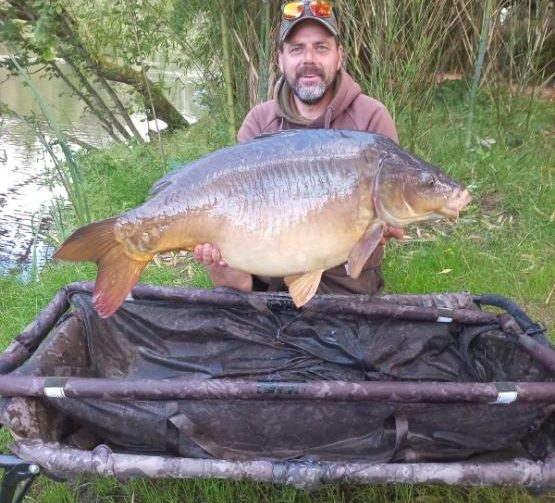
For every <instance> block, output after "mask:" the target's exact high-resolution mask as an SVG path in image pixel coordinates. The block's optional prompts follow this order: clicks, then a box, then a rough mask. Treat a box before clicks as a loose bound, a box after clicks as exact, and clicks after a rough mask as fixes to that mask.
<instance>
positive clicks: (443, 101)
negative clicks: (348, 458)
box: [0, 83, 555, 503]
mask: <svg viewBox="0 0 555 503" xmlns="http://www.w3.org/2000/svg"><path fill="white" fill-rule="evenodd" d="M463 96H464V83H449V84H447V85H445V86H443V87H442V88H441V89H440V91H439V93H438V97H437V99H436V102H435V105H434V107H433V108H432V109H430V110H428V111H427V112H425V113H424V112H422V113H423V118H422V119H421V121H420V123H422V124H427V125H428V126H427V127H426V128H424V129H422V130H421V131H419V133H418V138H417V141H416V145H417V147H416V150H415V153H417V154H419V155H420V156H422V157H423V158H425V159H427V160H430V161H431V162H433V163H435V164H437V165H439V166H441V167H442V168H443V169H444V170H446V171H447V172H449V173H450V174H451V175H453V176H454V177H455V178H457V179H460V180H461V181H464V182H465V183H466V184H468V185H469V186H470V187H471V190H472V193H473V198H474V199H473V201H474V202H473V204H472V206H471V207H470V208H469V210H468V211H466V212H465V213H463V215H462V217H461V219H460V221H459V222H457V223H453V224H451V223H441V224H437V223H432V224H426V225H420V226H418V227H417V226H413V227H411V228H410V229H408V234H409V236H410V239H406V240H403V241H401V242H395V241H393V242H391V243H390V244H389V245H388V246H387V255H386V258H385V261H384V273H385V277H386V291H387V292H396V293H397V292H398V293H405V292H409V293H419V292H439V291H461V290H466V291H470V292H472V293H476V294H479V293H485V292H492V293H498V294H501V295H505V296H508V297H510V298H512V299H514V300H515V301H516V302H517V303H519V304H520V305H522V306H523V307H524V308H525V309H526V311H527V312H528V313H529V314H530V315H531V317H532V318H533V319H534V320H535V321H543V322H545V323H546V324H547V325H548V327H553V326H554V324H555V309H553V306H554V304H555V293H554V292H553V289H554V286H555V186H554V174H555V173H554V165H553V159H555V142H554V141H553V140H554V135H555V131H554V129H553V124H555V107H554V106H553V104H551V103H546V102H539V101H538V102H536V101H530V100H528V99H511V98H510V97H508V96H506V95H504V94H503V93H502V92H501V93H499V92H497V93H492V94H491V95H488V93H487V92H486V93H483V94H481V95H479V96H478V99H477V108H476V110H475V116H474V123H473V131H474V133H473V134H474V137H473V138H472V144H471V148H470V150H468V151H465V148H464V137H465V135H464V127H465V120H466V108H465V103H464V100H463ZM398 122H399V129H400V134H401V141H402V143H404V144H407V143H408V139H407V138H406V135H407V131H408V126H407V125H406V124H405V122H404V118H403V117H399V118H398ZM225 138H226V132H225V131H224V130H223V129H222V128H221V127H219V126H218V123H217V122H211V121H208V120H207V121H204V122H203V123H201V124H200V125H198V126H195V127H193V128H192V129H191V130H190V131H188V132H186V133H181V134H177V135H173V136H171V137H169V138H168V139H167V140H166V145H165V151H166V152H167V153H168V155H169V158H170V160H169V161H167V163H166V165H164V164H163V162H162V160H161V158H160V155H159V153H158V151H157V150H156V147H155V146H153V147H150V146H143V145H138V146H133V147H130V148H128V147H123V146H118V147H113V148H110V149H107V150H104V151H100V152H95V153H92V154H88V155H87V156H83V157H80V158H79V160H78V163H79V166H80V167H81V169H82V170H83V177H84V179H85V184H86V185H85V187H86V194H87V200H88V202H89V204H90V208H91V212H92V214H93V218H95V219H98V218H104V217H107V216H110V215H113V214H117V213H119V212H121V211H124V210H125V209H127V208H130V207H133V206H135V205H137V204H139V203H141V202H142V201H143V200H144V199H145V197H146V195H147V192H148V189H149V187H150V186H151V184H152V182H153V181H154V180H156V179H158V178H159V177H160V176H161V175H162V174H163V173H164V172H166V171H167V170H169V169H172V168H173V167H175V166H177V165H179V164H180V163H181V162H184V161H186V160H188V159H194V158H197V157H199V156H200V155H202V154H203V153H205V152H208V151H210V150H213V149H215V148H219V147H221V146H223V145H224V144H225ZM477 139H479V140H481V143H480V142H478V141H477ZM488 139H493V140H495V143H491V144H490V145H489V146H485V144H486V143H487V142H486V141H485V140H488ZM65 217H66V220H65V224H64V227H63V228H62V229H58V231H59V232H60V236H58V238H61V237H63V235H64V234H67V233H69V232H71V230H72V228H73V224H72V223H71V221H70V220H69V219H68V216H67V215H66V216H65ZM94 276H95V267H94V266H91V265H90V264H84V265H75V264H49V265H48V266H47V267H46V268H45V269H44V270H43V271H42V273H41V275H40V279H39V281H35V282H31V283H28V284H22V283H21V282H19V281H18V280H17V279H16V277H6V278H0V345H1V346H2V347H5V346H6V345H7V344H8V343H9V341H10V340H11V339H12V338H13V337H14V336H15V335H16V334H17V333H18V332H19V331H20V330H21V329H22V328H23V327H24V326H25V325H26V324H27V323H28V322H29V321H31V320H32V319H33V318H34V317H35V316H36V315H37V313H38V312H39V311H40V309H42V308H43V307H44V306H45V305H46V303H47V302H48V301H49V300H50V299H52V297H53V296H54V294H55V292H56V291H57V290H58V289H59V288H60V287H62V286H63V285H65V284H67V283H69V282H72V281H83V280H92V279H94ZM141 281H142V282H144V283H163V284H169V285H176V286H201V287H205V286H208V279H207V277H206V275H205V274H204V273H203V272H202V271H201V270H200V269H199V268H198V267H197V266H196V265H195V264H193V263H192V262H191V260H189V259H187V258H184V257H182V256H176V255H174V256H170V257H166V259H164V260H159V261H156V262H153V263H152V264H151V265H150V266H149V268H148V269H147V271H146V272H145V274H144V275H143V277H142V279H141ZM553 336H554V331H553V329H551V337H552V338H553ZM7 442H8V436H7V435H6V433H5V432H4V433H3V434H2V435H1V436H0V444H2V445H6V443H7ZM26 501H37V502H41V503H42V502H44V503H49V502H52V503H54V502H56V503H58V502H68V503H70V502H71V503H73V502H78V501H79V502H86V503H88V502H168V503H177V502H195V503H196V502H206V503H220V502H221V503H231V502H251V501H252V502H258V501H263V502H272V503H273V502H276V503H277V502H284V503H285V502H307V503H308V502H310V503H316V502H360V503H369V502H378V503H380V502H383V503H386V502H387V503H389V502H399V503H401V502H406V503H409V502H410V503H413V502H414V503H416V502H422V503H423V502H426V503H428V502H432V503H433V502H438V503H439V502H456V503H465V502H468V503H471V502H472V503H473V502H476V503H478V502H480V503H481V502H491V503H502V502H503V503H505V502H515V503H525V502H532V501H544V502H548V501H551V502H553V501H554V496H553V495H551V496H544V497H543V498H534V497H532V496H530V495H529V494H528V493H527V492H525V491H523V490H519V489H492V488H477V489H465V488H459V487H439V486H438V487H435V486H411V485H407V484H395V485H389V486H378V485H376V486H364V487H342V486H338V485H332V486H330V487H326V488H324V489H323V490H321V491H318V492H314V493H309V492H306V491H300V490H296V489H294V488H290V487H279V486H274V485H270V484H257V483H251V482H241V483H239V482H228V481H215V480H208V481H205V480H187V481H178V480H170V481H152V480H135V481H132V482H130V483H127V484H121V483H119V482H117V481H114V480H112V479H97V480H89V481H87V480H81V481H76V482H75V481H74V482H69V483H61V482H52V481H49V480H47V479H46V478H40V480H39V481H38V482H37V483H36V484H35V485H34V487H33V489H32V491H31V494H30V496H29V497H28V498H27V500H26Z"/></svg>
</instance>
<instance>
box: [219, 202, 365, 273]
mask: <svg viewBox="0 0 555 503" xmlns="http://www.w3.org/2000/svg"><path fill="white" fill-rule="evenodd" d="M332 206H333V205H332ZM278 214H279V213H273V215H272V216H271V218H264V217H262V218H260V222H259V225H258V226H256V229H253V228H252V227H250V226H248V225H244V224H241V223H238V222H229V224H228V225H227V226H225V225H224V226H222V228H223V229H226V230H225V231H224V232H222V233H221V234H220V235H218V236H215V237H214V239H213V242H214V243H215V244H216V245H217V246H218V247H219V248H220V250H221V252H222V256H223V257H224V258H225V260H226V261H227V262H228V264H229V265H230V266H231V267H233V268H234V269H238V270H241V271H246V272H249V273H251V274H256V275H261V276H288V275H291V274H301V273H305V272H308V271H313V270H316V269H330V268H332V267H335V266H337V265H339V264H342V263H344V262H346V261H347V257H348V255H349V252H350V251H351V249H352V248H353V246H354V245H355V244H356V242H357V241H358V240H359V239H360V238H361V236H362V235H363V233H364V230H365V228H366V227H367V225H368V224H367V222H361V221H360V220H359V219H358V218H357V217H358V213H355V212H354V211H353V208H348V207H344V208H337V207H335V208H334V207H328V208H327V210H326V211H322V212H320V213H311V214H309V215H305V217H304V218H303V219H302V220H301V221H293V222H291V221H287V220H282V221H281V222H280V223H278V222H276V221H275V220H276V215H278ZM272 224H273V225H272Z"/></svg>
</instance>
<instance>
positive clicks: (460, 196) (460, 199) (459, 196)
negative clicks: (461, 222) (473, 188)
mask: <svg viewBox="0 0 555 503" xmlns="http://www.w3.org/2000/svg"><path fill="white" fill-rule="evenodd" d="M470 201H472V196H471V195H470V192H468V189H463V190H458V191H457V192H455V194H453V195H452V197H450V198H449V201H448V202H447V204H446V205H445V206H444V207H443V208H442V209H441V210H440V211H439V213H441V214H442V215H444V216H446V217H448V218H452V219H454V220H457V219H458V218H459V213H460V212H461V211H462V210H463V209H464V208H466V207H467V206H468V205H469V204H470Z"/></svg>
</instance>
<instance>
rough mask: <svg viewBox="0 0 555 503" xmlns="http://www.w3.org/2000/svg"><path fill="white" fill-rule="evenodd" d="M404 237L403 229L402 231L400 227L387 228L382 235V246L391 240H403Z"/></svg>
mask: <svg viewBox="0 0 555 503" xmlns="http://www.w3.org/2000/svg"><path fill="white" fill-rule="evenodd" d="M404 235H405V229H402V228H401V227H387V228H386V229H385V231H384V233H383V237H382V244H385V243H387V241H388V240H389V239H391V238H395V239H403V236H404Z"/></svg>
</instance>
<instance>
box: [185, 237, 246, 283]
mask: <svg viewBox="0 0 555 503" xmlns="http://www.w3.org/2000/svg"><path fill="white" fill-rule="evenodd" d="M193 257H194V259H195V260H196V261H197V262H200V263H201V264H203V265H204V267H206V270H207V271H208V276H209V277H210V280H211V281H212V283H213V284H214V286H215V287H218V286H225V287H228V288H235V289H236V290H242V291H244V292H250V291H251V290H252V276H251V275H250V274H249V273H246V272H243V271H236V270H235V269H232V268H231V267H229V266H228V265H227V262H226V261H225V260H224V259H223V258H222V254H221V253H220V250H219V249H218V248H216V247H214V246H212V245H211V244H210V243H204V244H199V245H197V246H195V248H194V250H193Z"/></svg>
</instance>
